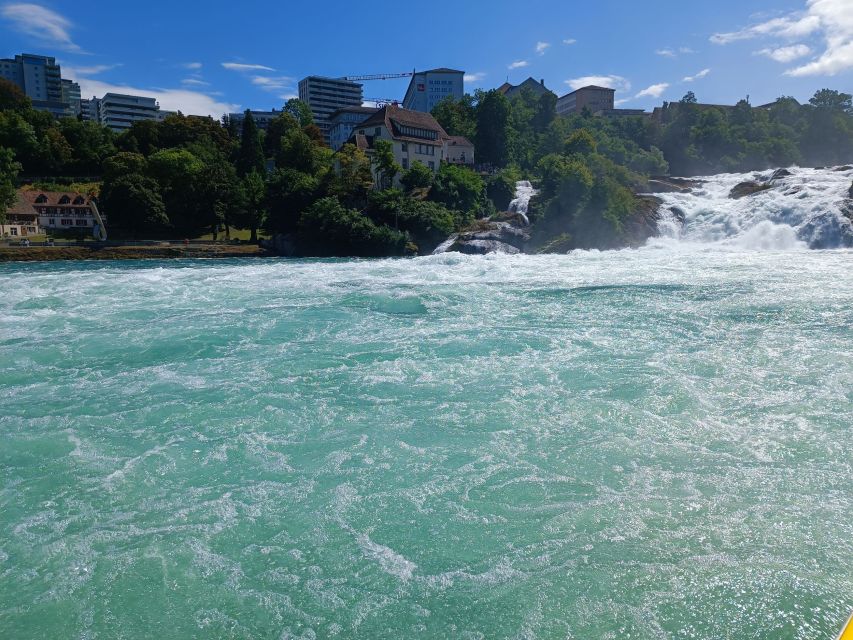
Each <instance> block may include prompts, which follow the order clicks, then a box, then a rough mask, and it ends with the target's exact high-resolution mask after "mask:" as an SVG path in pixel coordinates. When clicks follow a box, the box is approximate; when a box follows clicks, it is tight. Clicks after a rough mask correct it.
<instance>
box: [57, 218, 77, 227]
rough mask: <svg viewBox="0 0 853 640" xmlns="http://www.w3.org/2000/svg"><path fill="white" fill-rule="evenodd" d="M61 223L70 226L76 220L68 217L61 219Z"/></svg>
mask: <svg viewBox="0 0 853 640" xmlns="http://www.w3.org/2000/svg"><path fill="white" fill-rule="evenodd" d="M59 224H61V225H62V226H63V227H70V226H71V225H72V224H74V221H73V220H69V219H68V218H62V219H61V220H60V221H59Z"/></svg>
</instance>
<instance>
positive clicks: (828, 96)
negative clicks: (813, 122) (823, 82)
mask: <svg viewBox="0 0 853 640" xmlns="http://www.w3.org/2000/svg"><path fill="white" fill-rule="evenodd" d="M809 104H810V105H812V106H813V107H815V108H816V109H826V110H828V111H844V112H846V113H853V96H851V95H850V94H849V93H841V92H840V91H834V90H832V89H821V90H820V91H818V92H817V93H815V94H814V96H813V97H812V98H811V99H810V100H809Z"/></svg>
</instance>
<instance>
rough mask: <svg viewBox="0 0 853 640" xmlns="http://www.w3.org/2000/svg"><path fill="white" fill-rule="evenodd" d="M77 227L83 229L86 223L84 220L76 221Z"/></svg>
mask: <svg viewBox="0 0 853 640" xmlns="http://www.w3.org/2000/svg"><path fill="white" fill-rule="evenodd" d="M77 226H78V227H85V226H86V221H85V220H78V221H77Z"/></svg>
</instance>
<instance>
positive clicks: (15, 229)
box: [9, 227, 18, 236]
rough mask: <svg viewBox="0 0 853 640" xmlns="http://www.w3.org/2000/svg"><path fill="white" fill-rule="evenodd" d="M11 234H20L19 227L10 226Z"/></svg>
mask: <svg viewBox="0 0 853 640" xmlns="http://www.w3.org/2000/svg"><path fill="white" fill-rule="evenodd" d="M9 235H13V236H16V235H18V229H17V227H9Z"/></svg>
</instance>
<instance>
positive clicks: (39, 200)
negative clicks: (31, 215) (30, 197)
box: [36, 193, 47, 204]
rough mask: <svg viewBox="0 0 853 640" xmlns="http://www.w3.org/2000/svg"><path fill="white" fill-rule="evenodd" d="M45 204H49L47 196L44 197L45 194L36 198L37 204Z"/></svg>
mask: <svg viewBox="0 0 853 640" xmlns="http://www.w3.org/2000/svg"><path fill="white" fill-rule="evenodd" d="M45 202H47V196H46V195H44V194H43V193H42V194H41V195H39V197H38V198H36V204H43V203H45Z"/></svg>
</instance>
